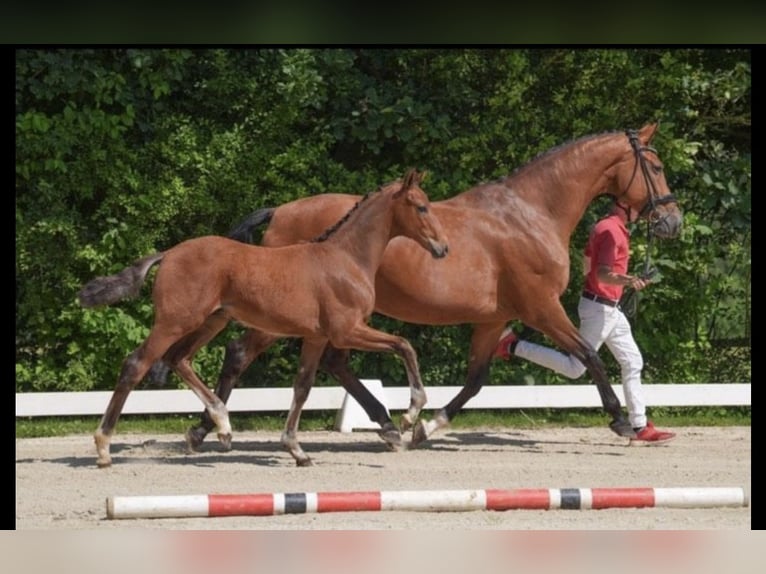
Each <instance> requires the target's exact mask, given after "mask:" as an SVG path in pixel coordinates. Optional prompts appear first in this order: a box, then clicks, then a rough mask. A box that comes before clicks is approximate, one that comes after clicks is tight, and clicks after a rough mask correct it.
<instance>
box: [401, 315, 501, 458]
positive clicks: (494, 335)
mask: <svg viewBox="0 0 766 574" xmlns="http://www.w3.org/2000/svg"><path fill="white" fill-rule="evenodd" d="M504 327H505V323H488V324H481V325H474V329H473V334H472V335H471V349H470V352H469V359H468V374H467V377H466V383H465V385H464V386H463V388H462V389H460V392H458V394H457V395H455V397H454V398H453V399H452V400H451V401H450V402H449V403H448V404H447V405H446V406H445V407H443V408H441V409H439V410H438V411H436V413H435V414H434V418H433V419H431V420H430V421H423V420H422V419H421V420H419V421H418V423H417V425H415V428H414V429H413V430H412V443H411V444H410V446H411V447H414V446H417V445H419V444H420V443H422V442H423V441H425V440H426V439H428V438H429V437H430V436H431V435H432V434H433V433H434V432H435V431H437V430H439V429H442V428H444V427H446V426H448V425H449V423H450V421H451V420H452V418H453V417H454V416H455V415H456V414H457V413H458V412H459V411H460V409H462V408H463V406H464V405H465V404H466V403H467V402H468V401H469V400H470V399H471V398H473V397H474V396H476V394H477V393H478V392H479V391H480V390H481V388H482V387H483V386H484V383H486V382H487V379H488V378H489V363H490V361H491V360H492V353H493V352H494V350H495V347H496V346H497V340H498V339H499V338H500V334H501V333H502V332H503V328H504Z"/></svg>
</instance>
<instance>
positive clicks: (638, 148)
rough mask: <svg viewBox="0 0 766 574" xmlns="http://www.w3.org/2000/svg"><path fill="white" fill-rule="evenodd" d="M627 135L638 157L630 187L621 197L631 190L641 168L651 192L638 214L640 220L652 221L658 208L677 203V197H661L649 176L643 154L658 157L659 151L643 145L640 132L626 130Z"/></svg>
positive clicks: (628, 186)
mask: <svg viewBox="0 0 766 574" xmlns="http://www.w3.org/2000/svg"><path fill="white" fill-rule="evenodd" d="M625 135H627V136H628V141H629V142H630V147H632V148H633V153H634V154H635V156H636V165H635V167H634V168H633V175H631V176H630V181H629V182H628V185H627V186H626V187H625V191H624V192H622V194H621V196H622V195H625V194H626V193H628V190H629V189H630V186H631V184H632V183H633V180H634V179H635V178H636V173H637V172H638V168H639V166H640V167H641V173H642V174H643V176H644V182H646V188H647V189H648V190H649V198H648V199H647V200H646V203H645V204H644V206H643V207H642V208H641V211H639V212H638V218H639V219H641V218H642V217H646V218H647V219H650V216H651V215H652V214H655V215H656V214H657V207H658V206H660V205H665V204H666V203H677V201H676V197H675V196H674V195H673V194H672V193H669V194H667V195H663V196H662V197H660V196H659V193H658V192H657V186H656V185H655V183H654V179H653V178H652V177H651V176H650V175H649V165H648V162H647V161H646V158H645V157H644V153H643V152H645V151H650V152H652V153H653V154H654V155H658V154H657V150H656V149H654V148H653V147H649V146H644V145H641V141H640V140H639V139H638V132H637V131H636V130H626V131H625Z"/></svg>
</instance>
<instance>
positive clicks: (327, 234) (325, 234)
mask: <svg viewBox="0 0 766 574" xmlns="http://www.w3.org/2000/svg"><path fill="white" fill-rule="evenodd" d="M393 183H395V182H391V183H390V184H387V185H382V186H380V187H379V188H378V189H376V190H374V191H368V192H367V193H366V194H365V195H364V197H362V199H360V200H359V201H357V202H356V203H355V204H354V207H352V208H351V209H349V210H348V211H347V212H346V215H344V216H343V217H341V218H340V219H339V220H338V221H336V222H335V223H333V224H332V225H331V226H330V227H328V228H327V229H325V230H324V231H323V232H322V233H321V234H320V235H317V236H316V237H315V238H314V239H312V240H311V241H310V243H321V242H322V241H326V240H327V238H328V237H330V236H331V235H332V234H333V233H335V232H336V231H337V230H338V228H339V227H340V226H341V225H343V224H344V223H346V221H348V218H349V217H351V214H352V213H354V212H355V211H356V210H357V209H359V206H360V205H361V204H362V202H364V201H367V200H368V199H369V198H370V196H371V195H373V194H375V193H377V192H378V191H380V190H381V189H383V188H384V187H388V185H392V184H393Z"/></svg>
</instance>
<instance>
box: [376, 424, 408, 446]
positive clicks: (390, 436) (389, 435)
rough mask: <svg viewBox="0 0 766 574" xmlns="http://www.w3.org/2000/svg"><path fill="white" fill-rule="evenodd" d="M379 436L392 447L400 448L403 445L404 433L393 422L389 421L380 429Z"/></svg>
mask: <svg viewBox="0 0 766 574" xmlns="http://www.w3.org/2000/svg"><path fill="white" fill-rule="evenodd" d="M378 436H380V438H382V439H383V440H384V441H385V442H386V444H388V445H389V446H390V447H393V448H398V447H400V446H401V445H402V434H401V433H400V432H399V429H397V428H396V427H395V426H394V425H393V423H388V424H386V425H385V426H384V427H383V428H382V429H381V430H379V431H378Z"/></svg>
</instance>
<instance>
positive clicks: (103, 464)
mask: <svg viewBox="0 0 766 574" xmlns="http://www.w3.org/2000/svg"><path fill="white" fill-rule="evenodd" d="M96 466H98V467H99V468H109V467H110V466H112V459H111V458H99V459H98V460H96Z"/></svg>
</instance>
